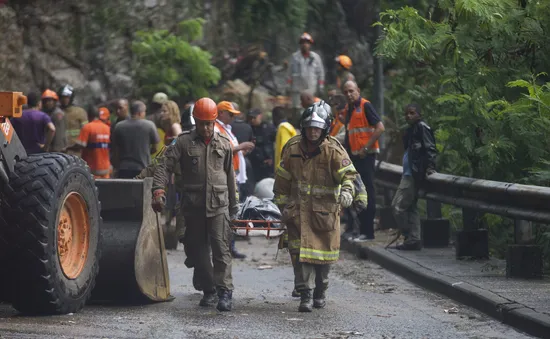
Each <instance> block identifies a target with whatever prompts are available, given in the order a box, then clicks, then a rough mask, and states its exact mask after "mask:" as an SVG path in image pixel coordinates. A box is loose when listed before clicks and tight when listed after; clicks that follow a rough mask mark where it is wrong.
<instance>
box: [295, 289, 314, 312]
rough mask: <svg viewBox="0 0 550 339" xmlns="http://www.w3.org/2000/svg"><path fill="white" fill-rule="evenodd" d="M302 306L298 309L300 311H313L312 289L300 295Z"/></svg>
mask: <svg viewBox="0 0 550 339" xmlns="http://www.w3.org/2000/svg"><path fill="white" fill-rule="evenodd" d="M300 298H301V300H300V307H298V311H300V312H312V311H313V298H312V297H311V290H305V291H302V292H301V295H300Z"/></svg>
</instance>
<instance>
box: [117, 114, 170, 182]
mask: <svg viewBox="0 0 550 339" xmlns="http://www.w3.org/2000/svg"><path fill="white" fill-rule="evenodd" d="M159 141H160V138H159V135H158V133H157V127H156V126H155V124H154V123H153V122H152V121H149V120H145V119H129V120H124V121H121V122H119V123H118V124H117V125H116V127H115V130H114V134H113V137H112V142H113V146H114V147H116V148H117V152H118V155H119V160H120V162H119V169H124V170H139V171H141V170H142V169H144V168H145V167H147V165H149V163H150V162H151V145H154V144H157V143H158V142H159Z"/></svg>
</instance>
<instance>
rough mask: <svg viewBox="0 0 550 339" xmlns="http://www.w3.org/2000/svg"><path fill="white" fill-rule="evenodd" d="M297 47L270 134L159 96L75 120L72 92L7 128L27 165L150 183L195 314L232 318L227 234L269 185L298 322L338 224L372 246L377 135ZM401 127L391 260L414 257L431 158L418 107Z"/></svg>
mask: <svg viewBox="0 0 550 339" xmlns="http://www.w3.org/2000/svg"><path fill="white" fill-rule="evenodd" d="M299 44H300V49H299V50H298V51H296V52H295V53H294V54H292V57H291V63H290V74H289V79H288V82H289V89H290V91H289V93H290V94H291V97H292V107H282V106H278V107H275V108H273V110H272V112H271V113H272V121H267V119H264V113H267V112H262V111H260V110H258V109H254V108H253V109H251V110H249V111H248V112H246V113H243V112H242V111H241V110H240V108H239V106H238V105H237V103H235V102H231V101H221V102H218V103H215V102H214V101H213V100H212V99H210V98H201V99H199V100H197V102H189V103H187V104H185V105H184V106H183V107H182V110H180V107H179V106H178V104H177V103H176V102H174V101H173V100H170V98H169V97H168V96H167V95H166V94H164V93H156V94H155V95H154V96H153V98H152V100H151V103H150V105H149V108H148V107H147V106H146V104H145V103H144V102H142V101H137V100H136V101H132V102H131V103H129V102H128V100H127V99H117V100H114V101H112V102H111V103H110V104H109V105H105V106H102V107H99V108H97V109H93V110H91V111H90V112H88V114H87V113H86V111H85V110H84V109H82V108H80V107H77V106H75V105H74V104H73V101H74V97H75V92H74V89H73V88H72V87H71V86H69V85H66V86H63V87H62V88H61V89H60V90H59V91H58V92H54V91H52V90H50V89H47V90H45V91H44V92H43V93H42V95H41V96H40V95H39V94H37V93H30V94H29V95H28V107H27V109H26V110H24V112H23V116H22V117H21V118H19V119H14V120H13V126H14V129H15V130H16V132H17V134H18V135H19V137H20V139H21V141H22V143H23V145H24V147H25V149H26V150H27V152H28V153H29V154H35V153H41V152H65V153H70V154H74V155H77V156H81V157H82V158H83V159H84V160H85V161H86V162H87V163H88V165H89V167H90V169H91V172H92V174H93V175H94V176H95V177H96V178H102V179H106V178H128V179H131V178H136V179H140V178H145V177H153V192H152V193H153V202H152V206H153V209H154V210H155V211H156V212H162V211H166V210H169V211H172V210H174V209H175V207H176V206H178V207H179V211H180V212H181V213H180V217H181V218H180V219H179V220H180V221H181V225H180V227H177V228H178V238H179V239H180V241H181V242H182V243H183V244H184V249H185V252H186V255H187V260H186V265H187V266H188V267H192V268H194V276H193V285H194V286H195V288H196V289H198V290H201V291H203V293H204V296H203V299H202V300H201V302H200V305H202V306H210V305H212V304H214V302H215V300H216V298H218V306H217V307H218V310H220V311H229V310H231V307H232V306H231V305H232V304H231V299H232V290H233V284H232V276H231V258H232V257H233V258H244V255H242V254H240V253H239V252H237V251H236V249H235V245H234V239H233V237H232V236H228V233H230V227H229V223H230V221H231V220H233V219H234V218H235V217H236V214H237V212H238V208H239V207H238V206H239V201H240V202H243V201H244V200H245V199H246V197H248V196H249V195H251V194H252V193H253V190H254V187H255V185H256V183H258V182H259V181H261V180H263V179H265V178H274V179H275V184H274V195H275V196H274V199H273V201H274V202H275V203H276V204H277V205H278V207H279V209H280V210H281V213H282V221H283V222H284V223H285V225H286V227H287V238H286V245H284V246H285V247H288V248H289V250H290V254H291V258H292V264H293V267H294V275H295V286H294V287H295V288H294V291H293V295H295V296H299V297H301V301H300V307H299V310H300V311H304V312H311V311H312V308H322V307H324V306H325V297H326V296H325V294H326V289H327V287H328V272H329V267H330V266H329V265H330V264H331V263H333V262H335V261H336V260H338V257H339V244H340V236H341V235H340V227H339V222H340V212H341V211H342V210H344V211H345V213H348V217H349V218H348V220H350V219H357V220H358V224H359V229H358V230H356V229H354V227H353V225H354V223H353V222H348V225H347V229H346V231H345V232H344V234H343V236H344V237H345V238H347V239H348V240H349V241H354V242H368V241H371V240H373V239H374V219H375V214H376V192H375V186H374V176H375V161H376V156H377V154H378V153H380V145H379V141H378V140H379V138H380V136H381V135H382V134H383V133H384V131H385V128H384V123H383V121H382V119H381V118H380V116H379V115H378V113H377V112H376V110H375V109H374V107H373V105H372V104H371V103H370V102H369V100H367V99H366V98H364V97H362V96H361V92H360V89H359V86H358V85H357V83H356V82H355V77H354V75H353V74H352V73H351V68H352V65H353V64H352V60H351V58H349V57H348V56H346V55H340V56H338V57H336V58H335V62H336V63H337V65H338V76H337V78H336V80H337V81H336V83H335V84H333V85H332V86H331V87H330V88H329V89H328V90H327V91H325V89H324V85H325V84H324V68H323V63H322V60H321V58H320V56H319V55H318V54H316V53H314V52H312V51H311V46H312V44H313V38H312V37H311V36H310V35H309V34H307V33H304V34H302V35H301V37H300V39H299ZM111 112H114V113H115V115H113V116H111ZM296 112H301V114H300V119H299V121H298V123H297V124H296V125H293V124H292V123H290V122H289V118H292V117H293V116H294V115H295V114H296ZM148 113H149V114H148ZM405 119H406V121H407V122H408V123H409V125H410V126H409V128H408V129H407V131H406V133H405V138H404V140H403V143H404V147H405V155H404V157H403V168H404V171H403V178H402V181H401V184H400V186H399V188H398V190H397V193H396V195H395V198H394V200H393V204H392V206H393V209H394V214H395V216H396V221H397V222H398V225H399V227H400V229H401V231H402V233H403V235H404V237H405V240H404V242H403V243H402V244H400V245H398V246H397V248H398V249H401V250H419V249H421V247H422V245H421V239H420V221H419V219H418V213H417V210H416V204H417V191H418V187H419V185H421V183H422V180H424V178H425V177H426V175H430V174H432V173H434V172H435V157H436V148H435V139H434V136H433V132H432V131H431V129H430V127H429V126H428V125H427V124H426V123H425V122H423V121H422V117H421V109H420V106H419V105H416V104H410V105H408V106H406V109H405ZM296 127H298V131H297V130H296ZM170 187H172V188H173V190H172V191H173V192H175V193H176V194H174V195H173V196H172V198H170V194H169V193H170ZM167 197H168V199H167ZM167 203H168V205H167ZM174 215H175V213H173V214H171V215H170V216H169V217H168V218H167V220H168V221H170V220H171V219H172V216H174ZM178 223H179V222H178V218H176V224H178ZM183 224H184V225H183ZM210 253H212V259H211V258H210Z"/></svg>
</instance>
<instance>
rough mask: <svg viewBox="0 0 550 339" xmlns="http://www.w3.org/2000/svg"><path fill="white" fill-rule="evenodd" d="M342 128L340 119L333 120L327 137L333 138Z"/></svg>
mask: <svg viewBox="0 0 550 339" xmlns="http://www.w3.org/2000/svg"><path fill="white" fill-rule="evenodd" d="M342 127H344V124H343V123H342V122H341V121H340V119H334V120H333V121H332V124H331V125H330V132H329V135H330V136H331V137H335V136H336V135H337V134H338V132H339V131H340V128H342Z"/></svg>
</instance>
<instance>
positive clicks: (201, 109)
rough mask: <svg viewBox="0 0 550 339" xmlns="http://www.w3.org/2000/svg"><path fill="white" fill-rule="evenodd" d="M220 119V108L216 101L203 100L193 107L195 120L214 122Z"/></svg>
mask: <svg viewBox="0 0 550 339" xmlns="http://www.w3.org/2000/svg"><path fill="white" fill-rule="evenodd" d="M217 117H218V107H217V105H216V103H215V102H214V100H212V99H210V98H201V99H199V100H197V102H195V106H194V107H193V118H195V119H198V120H204V121H214V120H216V118H217Z"/></svg>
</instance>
